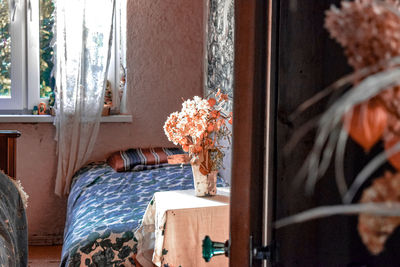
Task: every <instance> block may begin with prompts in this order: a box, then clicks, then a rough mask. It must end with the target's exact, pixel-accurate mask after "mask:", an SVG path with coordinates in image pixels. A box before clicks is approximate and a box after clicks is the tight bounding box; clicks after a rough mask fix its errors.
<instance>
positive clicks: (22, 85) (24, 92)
mask: <svg viewBox="0 0 400 267" xmlns="http://www.w3.org/2000/svg"><path fill="white" fill-rule="evenodd" d="M10 2H12V1H10ZM15 3H16V5H15V7H16V9H15V20H14V21H11V22H10V23H11V24H10V33H11V53H12V55H11V74H10V76H11V98H0V113H1V112H2V111H23V110H24V109H25V111H26V109H28V110H32V109H33V107H34V106H37V105H38V104H39V103H40V102H45V103H46V104H47V103H48V98H40V35H39V34H40V32H39V27H40V22H39V15H40V14H39V12H40V7H39V0H15ZM126 4H127V1H126V0H116V7H117V8H116V16H114V35H113V36H114V38H113V47H112V49H113V50H112V53H111V60H110V66H109V73H108V79H109V80H110V82H111V87H112V91H113V105H116V106H120V111H121V113H125V99H126V91H127V90H126V88H125V90H124V96H123V97H122V101H121V103H119V102H120V98H119V86H120V80H121V75H122V73H120V63H121V62H120V58H121V56H120V55H119V48H118V46H116V45H115V44H116V43H117V44H118V43H122V44H123V45H122V53H123V55H122V60H123V65H124V66H126V59H125V56H126V54H125V53H126V35H122V36H121V34H120V30H119V27H121V25H123V27H124V28H123V29H122V30H123V31H125V32H126ZM10 5H11V4H10ZM121 10H123V12H119V11H121ZM12 16H13V10H12V7H11V6H10V18H11V17H12ZM11 20H12V18H11ZM121 38H122V40H121ZM125 71H126V70H125ZM3 113H4V112H3Z"/></svg>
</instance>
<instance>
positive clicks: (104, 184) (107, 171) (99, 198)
mask: <svg viewBox="0 0 400 267" xmlns="http://www.w3.org/2000/svg"><path fill="white" fill-rule="evenodd" d="M192 188H193V178H192V169H191V167H190V166H186V165H183V166H180V165H169V166H166V167H163V168H158V169H152V170H144V171H140V172H123V173H119V172H115V171H114V170H113V169H112V168H111V167H110V166H109V165H107V164H106V163H102V164H89V165H88V166H86V167H84V168H82V169H81V170H79V171H78V172H77V174H76V175H75V177H74V181H73V186H72V188H71V193H70V195H69V198H68V207H67V219H66V226H65V231H64V245H63V251H62V264H61V266H66V265H67V266H81V265H82V266H85V265H87V266H134V254H135V252H136V241H135V239H134V236H133V233H134V231H135V229H136V228H137V227H138V226H139V225H140V222H141V219H142V217H143V214H144V212H145V210H146V207H147V204H148V202H149V201H150V200H151V199H152V196H153V194H154V193H155V192H157V191H170V190H183V189H192Z"/></svg>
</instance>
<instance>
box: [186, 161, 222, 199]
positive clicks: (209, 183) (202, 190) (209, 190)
mask: <svg viewBox="0 0 400 267" xmlns="http://www.w3.org/2000/svg"><path fill="white" fill-rule="evenodd" d="M191 165H192V172H193V182H194V191H195V195H196V196H197V197H205V196H214V195H215V194H216V193H217V173H218V171H212V172H210V173H209V174H207V175H204V174H202V173H201V172H200V164H193V163H192V164H191Z"/></svg>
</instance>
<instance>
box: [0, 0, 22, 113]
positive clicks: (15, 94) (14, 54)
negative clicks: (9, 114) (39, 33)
mask: <svg viewBox="0 0 400 267" xmlns="http://www.w3.org/2000/svg"><path fill="white" fill-rule="evenodd" d="M12 3H15V4H14V6H12ZM9 9H10V13H9V14H10V35H11V73H10V77H11V97H10V98H0V110H21V109H23V108H24V105H25V102H24V99H25V92H26V90H25V88H26V80H25V77H26V75H25V73H26V68H25V66H26V57H25V43H26V34H25V27H24V26H23V25H25V20H26V17H25V1H23V0H15V1H14V2H13V1H10V2H9Z"/></svg>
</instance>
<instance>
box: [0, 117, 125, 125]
mask: <svg viewBox="0 0 400 267" xmlns="http://www.w3.org/2000/svg"><path fill="white" fill-rule="evenodd" d="M53 121H54V116H51V115H0V123H53ZM101 122H102V123H103V122H132V115H110V116H103V117H101Z"/></svg>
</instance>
